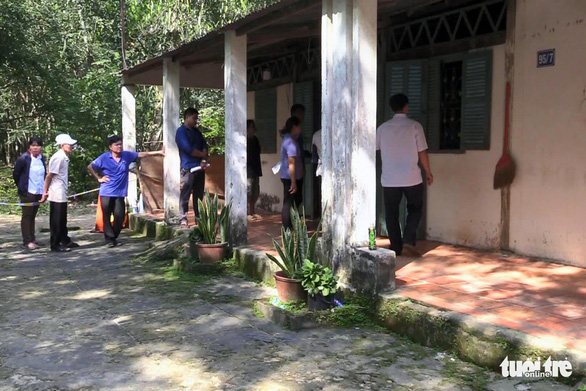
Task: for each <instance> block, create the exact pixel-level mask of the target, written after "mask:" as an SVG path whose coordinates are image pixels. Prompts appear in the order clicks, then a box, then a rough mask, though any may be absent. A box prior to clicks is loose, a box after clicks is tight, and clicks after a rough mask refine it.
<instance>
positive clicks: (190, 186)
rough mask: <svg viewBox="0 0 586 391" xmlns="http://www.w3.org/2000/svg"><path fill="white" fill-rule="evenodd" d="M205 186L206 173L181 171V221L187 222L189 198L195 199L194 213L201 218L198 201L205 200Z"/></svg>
mask: <svg viewBox="0 0 586 391" xmlns="http://www.w3.org/2000/svg"><path fill="white" fill-rule="evenodd" d="M205 185H206V174H205V171H203V170H201V171H196V172H189V170H181V194H180V196H179V217H180V219H181V220H187V212H188V210H189V197H193V213H195V217H199V210H198V206H197V200H201V199H203V193H204V190H205Z"/></svg>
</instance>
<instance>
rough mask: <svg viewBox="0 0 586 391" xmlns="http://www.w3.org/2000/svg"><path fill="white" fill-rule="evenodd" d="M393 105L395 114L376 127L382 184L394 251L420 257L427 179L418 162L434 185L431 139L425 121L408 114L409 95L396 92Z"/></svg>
mask: <svg viewBox="0 0 586 391" xmlns="http://www.w3.org/2000/svg"><path fill="white" fill-rule="evenodd" d="M389 104H390V105H391V110H392V111H393V112H394V113H395V115H394V116H393V118H392V119H390V120H389V121H387V122H385V123H384V124H382V125H381V126H379V128H378V129H377V130H376V149H377V151H378V150H380V155H381V160H382V175H381V184H382V186H383V196H384V202H385V212H386V214H385V217H386V220H387V231H388V233H389V239H390V240H391V250H393V251H395V253H396V254H397V255H401V254H402V253H403V250H406V251H405V255H410V256H416V257H420V256H421V253H420V252H419V251H418V250H417V249H416V248H415V243H416V240H417V227H418V226H419V222H420V220H421V216H422V210H423V179H422V175H421V170H420V169H419V166H418V165H417V163H418V162H421V166H422V167H423V170H424V171H425V174H426V179H427V184H428V185H431V184H432V183H433V175H432V173H431V169H430V167H429V157H428V155H427V142H426V141H425V134H424V133H423V127H422V126H421V124H420V123H419V122H417V121H414V120H412V119H409V118H408V117H407V114H408V112H409V99H408V98H407V96H406V95H404V94H396V95H393V96H391V99H390V101H389ZM403 195H405V198H406V199H407V223H406V224H405V229H404V232H403V235H401V227H400V225H399V204H400V203H401V199H402V198H403Z"/></svg>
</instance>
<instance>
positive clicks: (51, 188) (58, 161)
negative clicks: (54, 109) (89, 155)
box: [41, 134, 79, 252]
mask: <svg viewBox="0 0 586 391" xmlns="http://www.w3.org/2000/svg"><path fill="white" fill-rule="evenodd" d="M76 143H77V140H74V139H72V138H71V137H70V136H69V135H68V134H60V135H58V136H57V137H56V138H55V144H56V145H59V150H58V151H57V152H55V153H54V154H53V156H51V160H49V170H48V171H49V173H48V174H47V178H46V179H45V192H44V194H43V198H41V202H44V201H45V200H46V199H48V200H49V202H50V204H49V205H50V208H49V230H50V231H51V251H57V252H68V251H71V249H72V248H74V247H79V245H78V244H77V243H74V242H73V241H72V240H71V238H70V237H69V235H68V233H67V188H68V187H69V154H70V153H71V150H72V149H73V146H74V145H75V144H76Z"/></svg>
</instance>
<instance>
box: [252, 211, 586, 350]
mask: <svg viewBox="0 0 586 391" xmlns="http://www.w3.org/2000/svg"><path fill="white" fill-rule="evenodd" d="M280 222H281V219H280V215H276V214H265V215H263V218H262V220H260V221H254V222H249V223H248V224H249V227H248V239H249V243H250V244H251V245H252V247H254V248H255V249H257V250H261V251H266V252H272V253H274V249H273V245H272V243H271V241H270V237H269V235H267V233H268V234H270V235H272V236H278V235H279V232H280ZM310 224H311V223H310ZM377 244H378V245H379V246H382V247H386V248H388V247H389V244H390V243H389V240H388V239H382V238H381V239H378V240H377ZM417 247H418V249H419V250H420V251H421V252H422V253H423V257H422V258H419V259H416V258H410V257H405V256H401V257H397V260H396V287H397V291H396V292H397V293H399V294H401V295H403V296H405V297H407V298H409V299H411V300H415V301H418V302H420V303H424V304H426V305H431V306H434V307H436V308H440V309H444V310H450V311H456V312H460V313H462V314H466V315H470V316H473V317H475V319H477V320H478V321H480V322H484V323H486V324H491V325H494V326H502V327H506V328H509V329H512V330H517V331H520V332H522V333H525V334H527V335H531V336H533V337H536V338H539V339H541V340H543V341H544V342H545V343H547V344H549V345H551V346H558V347H560V348H562V347H566V348H569V349H574V350H577V351H580V352H582V353H586V287H584V281H586V269H584V268H580V267H575V266H567V265H560V264H555V263H552V262H548V261H544V260H537V259H530V258H525V257H521V256H517V255H515V254H504V253H498V252H489V251H480V250H475V249H471V248H466V247H461V246H452V245H447V244H444V243H439V242H432V241H421V242H419V243H418V244H417Z"/></svg>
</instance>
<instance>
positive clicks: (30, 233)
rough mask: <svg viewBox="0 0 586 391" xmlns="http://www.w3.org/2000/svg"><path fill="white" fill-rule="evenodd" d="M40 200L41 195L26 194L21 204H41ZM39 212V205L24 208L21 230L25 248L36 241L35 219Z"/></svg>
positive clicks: (21, 197) (21, 199) (21, 198)
mask: <svg viewBox="0 0 586 391" xmlns="http://www.w3.org/2000/svg"><path fill="white" fill-rule="evenodd" d="M40 199H41V195H40V194H31V193H26V194H25V195H21V196H20V202H22V203H27V202H39V200H40ZM38 210H39V205H35V206H23V207H22V218H21V219H20V230H21V231H22V243H23V244H24V245H25V246H26V245H27V244H29V243H32V242H34V241H35V217H37V211H38Z"/></svg>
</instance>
